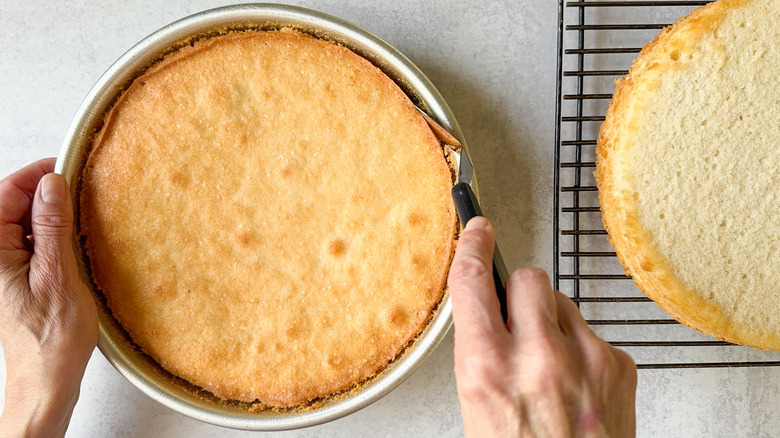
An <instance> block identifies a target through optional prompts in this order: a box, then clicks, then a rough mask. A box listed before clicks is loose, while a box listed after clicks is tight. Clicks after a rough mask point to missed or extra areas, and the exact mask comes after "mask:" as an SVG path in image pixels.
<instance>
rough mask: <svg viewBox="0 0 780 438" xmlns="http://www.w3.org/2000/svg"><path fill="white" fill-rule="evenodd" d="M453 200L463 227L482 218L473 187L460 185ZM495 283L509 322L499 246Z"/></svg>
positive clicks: (495, 253)
mask: <svg viewBox="0 0 780 438" xmlns="http://www.w3.org/2000/svg"><path fill="white" fill-rule="evenodd" d="M452 200H453V201H454V202H455V209H456V210H458V217H459V218H460V223H461V225H462V226H464V227H465V226H466V223H468V221H469V220H471V218H473V217H475V216H482V209H480V208H479V203H478V202H477V197H476V195H474V191H473V190H471V186H469V185H468V184H466V183H458V184H455V186H454V187H453V188H452ZM493 282H494V283H495V284H496V294H497V295H498V302H499V303H500V304H501V315H502V316H503V317H504V322H506V321H507V315H508V314H507V306H506V288H505V286H504V285H505V284H506V267H505V266H504V261H503V259H502V258H501V252H499V250H498V244H496V245H495V247H494V248H493Z"/></svg>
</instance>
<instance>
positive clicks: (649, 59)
mask: <svg viewBox="0 0 780 438" xmlns="http://www.w3.org/2000/svg"><path fill="white" fill-rule="evenodd" d="M758 3H760V2H758V1H750V0H720V1H716V2H714V3H710V4H708V5H706V6H703V7H701V8H698V9H696V10H694V11H693V12H692V13H691V14H690V15H689V16H687V17H684V18H682V19H681V20H680V21H678V22H677V23H676V24H674V25H673V26H671V27H669V28H666V29H664V30H663V31H662V32H661V33H660V34H659V35H658V36H657V37H656V38H655V39H654V40H653V41H652V42H650V43H649V44H647V45H646V46H645V47H644V48H643V49H642V51H641V52H640V54H639V55H638V57H637V58H636V59H635V61H634V63H633V64H632V66H631V69H630V71H629V73H628V74H627V75H626V76H625V77H623V78H622V79H620V80H618V81H617V84H616V89H615V92H614V95H613V98H612V102H611V104H610V106H609V109H608V111H607V115H606V119H605V121H604V123H603V124H602V126H601V130H600V132H599V136H598V140H597V148H596V154H597V160H596V171H595V173H594V176H595V178H596V181H597V185H598V192H599V203H600V206H601V214H602V221H603V223H604V227H605V229H606V230H607V232H608V236H609V237H608V239H609V242H610V243H611V244H612V246H613V247H614V248H615V250H616V253H617V256H618V259H619V261H620V263H621V264H622V265H623V267H624V268H625V270H626V273H627V274H629V275H630V276H632V277H633V280H634V282H635V284H636V286H637V287H638V288H639V289H640V290H641V291H642V292H644V293H645V294H646V295H647V296H648V297H649V298H651V299H652V300H654V301H655V302H656V303H657V304H658V305H659V307H661V308H662V309H663V310H665V311H666V312H668V313H669V314H670V315H672V316H673V317H674V318H675V319H676V320H678V321H680V322H681V323H683V324H685V325H687V326H689V327H691V328H694V329H696V330H699V331H701V332H703V333H706V334H710V335H712V336H714V337H716V338H718V339H721V340H725V341H728V342H732V343H738V344H743V345H750V346H753V347H755V348H758V349H773V350H780V333H778V331H777V330H776V327H774V326H773V325H774V324H777V321H772V320H771V319H772V318H771V317H768V316H763V314H764V312H765V311H766V309H764V310H761V307H762V306H765V303H763V302H762V296H760V295H758V294H754V289H751V286H750V285H748V282H742V283H741V284H733V285H732V286H731V289H729V287H728V286H723V287H722V288H719V287H714V288H712V289H707V288H704V287H703V286H702V285H704V284H710V283H709V282H706V281H704V279H702V281H700V282H697V281H693V280H690V278H694V277H695V276H691V275H688V274H686V276H687V277H689V278H686V279H685V280H683V279H682V278H681V277H682V276H683V275H682V274H681V271H683V269H682V267H681V266H678V265H675V264H673V263H672V262H671V261H670V259H671V258H673V257H672V255H673V254H674V253H675V251H679V252H684V251H690V250H691V249H690V248H687V247H685V246H684V245H682V244H681V243H682V242H671V243H669V242H667V241H665V240H664V239H673V238H674V237H675V236H674V235H667V234H663V235H660V234H658V233H654V232H652V231H651V230H650V229H649V228H651V227H649V226H648V224H649V223H651V222H654V221H656V219H655V218H649V217H647V215H646V214H645V215H644V216H643V212H646V211H655V210H653V208H650V207H646V205H647V204H652V203H654V202H656V201H655V200H651V199H649V198H650V197H651V196H652V194H650V193H647V192H646V189H645V187H644V182H645V180H641V181H640V180H639V179H638V178H637V177H636V174H638V173H640V170H639V169H637V168H636V167H635V166H636V163H637V161H638V160H637V157H638V156H640V155H641V154H642V153H645V152H643V151H641V150H636V148H639V147H640V146H637V145H638V144H641V141H639V139H638V137H639V136H641V135H642V131H641V129H642V127H643V126H644V125H645V124H648V123H651V122H648V120H650V121H652V120H655V119H657V118H659V117H668V118H674V117H678V113H677V112H673V111H672V110H671V109H670V110H669V113H666V114H655V113H653V110H654V108H655V107H653V110H651V109H649V108H650V107H651V104H652V99H654V98H655V94H657V93H659V91H658V90H660V89H661V88H662V87H666V86H670V87H671V86H676V87H677V88H678V90H679V93H680V94H684V93H689V92H690V93H699V92H701V91H699V90H701V89H705V90H706V89H707V88H706V87H705V86H702V85H701V84H699V83H695V84H694V83H675V84H674V85H670V84H669V82H670V81H675V80H676V78H678V77H681V76H683V75H675V73H678V72H680V71H682V70H684V69H686V68H690V67H689V66H690V65H693V64H694V63H695V62H699V58H697V57H699V56H702V54H703V53H715V54H716V56H721V55H724V54H725V55H724V60H723V64H721V65H720V67H721V68H722V67H723V65H726V66H728V64H727V63H728V62H729V61H731V62H734V61H733V60H730V59H728V56H729V55H728V53H729V52H728V51H726V50H724V49H723V48H722V47H717V48H716V49H713V50H710V48H709V46H707V49H706V50H705V49H702V46H705V45H706V44H720V41H719V39H725V38H727V37H726V36H723V35H720V34H719V33H720V31H721V30H720V28H719V26H720V25H721V23H723V22H724V20H726V19H727V18H728V16H729V14H732V13H733V12H734V11H737V10H739V9H741V8H745V7H752V6H754V5H755V4H758ZM770 3H771V2H770ZM705 37H706V38H710V39H708V40H707V41H706V42H703V40H704V39H705ZM713 41H714V42H713ZM723 44H724V45H725V44H726V43H723ZM713 62H720V60H718V61H713ZM728 67H730V68H734V66H733V65H732V66H728ZM746 68H747V67H746ZM715 70H717V69H715ZM708 79H711V80H713V81H714V82H715V84H714V85H713V88H717V86H718V80H719V72H717V71H714V72H713V76H712V77H710V78H708ZM720 96H722V94H718V95H717V96H709V98H710V99H717V98H718V97H720ZM680 101H683V99H681V100H680ZM669 105H671V106H674V105H676V102H669ZM723 105H728V103H726V102H723ZM674 108H675V110H678V109H679V108H677V107H674ZM694 111H695V109H694ZM691 112H693V111H690V110H689V111H688V112H687V113H688V114H690V113H691ZM702 112H703V111H702ZM653 123H654V122H653ZM702 123H703V124H705V123H706V120H704V121H703V122H702ZM774 123H775V125H774V126H775V129H776V121H775V122H774ZM663 135H666V137H667V139H668V141H667V140H664V141H665V142H664V143H663V145H661V146H658V147H657V149H653V150H654V151H656V150H658V151H661V153H659V154H658V156H657V157H655V159H656V160H658V161H662V160H665V159H666V158H667V155H664V154H667V153H669V154H672V153H680V154H684V153H686V152H685V151H681V152H669V151H671V150H673V149H674V148H675V147H677V148H678V150H679V149H685V147H686V146H687V145H688V144H690V143H686V142H685V141H682V140H679V137H676V136H678V135H680V133H679V132H668V133H665V134H663ZM675 142H676V143H675ZM678 145H681V146H679V147H678ZM723 147H724V148H729V147H731V145H725V146H723ZM712 148H713V149H715V148H716V145H712ZM717 155H718V154H717V153H715V154H714V156H715V157H717ZM669 156H671V155H669ZM694 158H695V157H694ZM645 160H646V161H648V160H649V159H645ZM730 165H731V164H727V166H730ZM691 166H693V165H691ZM715 166H716V165H712V166H711V169H712V171H713V173H716V172H717V171H715V169H716V167H715ZM720 170H721V171H727V170H728V171H729V172H736V173H738V172H740V171H739V170H736V169H733V168H732V167H729V168H728V169H722V168H721V169H720ZM742 171H743V172H751V171H752V170H751V169H747V168H746V169H743V170H742ZM664 175H666V174H665V173H664ZM679 175H680V174H679V171H678V174H677V176H679ZM684 177H685V175H683V178H684ZM679 179H680V178H674V177H672V178H669V180H666V181H664V182H663V184H666V185H667V186H674V187H686V188H690V187H694V188H695V186H686V185H685V184H686V183H685V182H683V183H680V182H679ZM707 181H709V180H707ZM702 184H704V183H702ZM668 193H672V195H671V196H672V199H666V198H664V199H661V200H659V202H657V203H658V204H662V203H666V204H667V205H674V206H676V207H677V212H680V210H681V209H687V210H690V211H692V212H694V213H691V214H686V213H684V212H682V213H680V214H679V215H678V216H675V218H676V220H678V221H680V225H681V226H689V224H688V223H685V224H683V223H682V222H684V221H688V220H690V221H694V222H696V221H697V214H698V215H701V217H704V216H707V215H713V214H717V213H718V212H717V211H711V210H709V209H708V206H707V205H677V204H674V203H675V202H678V203H679V202H680V199H683V198H682V197H680V198H679V199H678V198H674V190H672V189H670V190H669V191H668V192H667V193H664V195H668ZM678 193H679V192H678ZM743 195H745V196H750V194H747V193H744V194H743ZM685 199H687V198H685ZM643 202H644V203H645V206H642V203H643ZM758 205H760V199H759V200H757V204H756V205H755V206H754V207H757V206H758ZM661 219H662V220H670V218H668V217H667V218H664V217H663V215H662V216H661ZM728 219H729V222H732V218H730V217H729V218H728ZM734 220H737V221H738V220H739V219H738V218H734ZM696 225H697V224H696V223H694V224H693V225H691V227H694V226H696ZM723 225H724V226H725V225H726V220H725V219H724V222H723ZM702 227H705V225H702ZM656 228H657V229H663V230H666V229H668V228H664V227H661V226H659V227H656ZM700 232H701V235H702V236H705V237H702V238H707V235H708V234H707V233H709V230H708V229H704V228H702V230H700ZM724 238H726V239H728V238H731V239H735V238H737V239H738V238H739V236H728V235H726V236H725V237H724ZM718 242H720V240H718ZM712 252H715V250H713V251H712ZM696 256H697V257H700V258H702V259H703V260H705V262H702V263H703V265H704V264H706V263H711V264H712V266H715V267H717V266H722V268H723V270H724V272H723V275H724V276H725V275H726V272H725V271H726V270H728V269H730V268H729V267H728V266H727V265H730V264H731V263H732V262H733V260H732V259H731V258H730V257H723V256H721V255H719V254H713V253H707V252H706V251H704V252H703V253H697V254H696ZM745 256H746V257H747V255H745ZM686 269H688V270H690V268H686ZM709 273H710V271H708V270H704V269H703V270H702V274H701V275H706V274H709ZM743 275H747V274H743ZM743 278H744V277H743ZM770 281H771V280H770ZM715 283H717V282H715ZM719 294H720V296H723V297H725V298H722V299H720V301H719V298H720V296H719ZM732 295H733V296H732ZM724 302H727V303H728V305H725V304H723V303H724ZM738 307H740V309H739V311H737V309H738ZM747 307H753V309H747ZM740 312H741V313H740ZM751 312H752V313H751ZM769 312H771V310H769ZM774 313H775V314H776V313H777V312H776V311H775V312H774ZM758 319H762V321H758ZM763 319H766V320H767V321H763ZM763 322H768V324H767V325H766V326H762V325H761V324H762V323H763Z"/></svg>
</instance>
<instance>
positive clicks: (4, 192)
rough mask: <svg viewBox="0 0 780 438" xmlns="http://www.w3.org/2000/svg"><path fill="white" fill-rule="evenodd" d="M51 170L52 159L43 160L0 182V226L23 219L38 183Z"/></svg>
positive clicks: (52, 166)
mask: <svg viewBox="0 0 780 438" xmlns="http://www.w3.org/2000/svg"><path fill="white" fill-rule="evenodd" d="M52 170H54V158H45V159H43V160H40V161H37V162H35V163H33V164H30V165H29V166H27V167H24V168H22V169H20V170H18V171H16V172H14V173H12V174H11V175H9V176H7V177H6V178H3V180H2V181H0V225H4V224H7V223H19V222H20V221H22V219H24V217H25V216H26V214H27V212H28V211H29V209H30V204H31V203H32V199H33V195H34V194H35V189H36V187H38V181H40V179H41V178H42V177H43V175H46V174H47V173H50V172H51V171H52ZM23 225H24V224H23Z"/></svg>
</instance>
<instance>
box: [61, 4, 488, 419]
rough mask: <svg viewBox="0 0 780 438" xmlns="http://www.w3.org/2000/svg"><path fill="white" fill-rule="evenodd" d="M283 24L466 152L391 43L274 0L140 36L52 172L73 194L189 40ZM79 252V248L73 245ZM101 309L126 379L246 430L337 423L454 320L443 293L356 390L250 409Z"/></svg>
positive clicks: (402, 374)
mask: <svg viewBox="0 0 780 438" xmlns="http://www.w3.org/2000/svg"><path fill="white" fill-rule="evenodd" d="M281 27H292V28H295V29H297V30H300V31H303V32H306V33H309V34H312V35H315V36H317V37H319V38H322V39H326V40H330V41H333V42H336V43H339V44H341V45H344V46H345V47H347V48H349V49H351V50H353V51H354V52H356V53H358V54H359V55H361V56H363V57H364V58H366V59H368V60H369V61H371V62H372V63H374V64H375V65H376V66H378V67H379V68H380V69H382V70H383V71H384V73H385V74H387V75H388V76H389V77H390V78H392V79H393V80H394V81H395V82H396V83H397V84H398V85H399V86H400V87H401V88H402V89H403V90H404V91H405V92H406V94H407V95H408V96H409V97H410V98H411V100H412V101H413V102H414V103H415V104H416V105H417V106H418V107H419V108H421V109H423V110H424V111H425V112H426V113H427V114H429V115H430V116H431V117H432V118H433V119H434V120H436V121H437V122H438V123H439V124H440V125H441V126H442V127H444V128H445V129H446V130H448V131H449V132H450V133H452V134H453V135H454V136H455V137H456V138H457V139H458V140H459V141H460V142H461V145H462V149H461V153H467V152H466V143H465V141H464V138H463V133H462V132H461V130H460V127H459V126H458V123H457V121H456V120H455V117H454V115H453V114H452V111H451V110H450V108H449V106H447V103H446V102H445V101H444V99H443V98H442V96H441V94H440V93H439V92H438V91H437V90H436V88H435V87H434V86H433V84H432V83H431V82H430V81H429V80H428V78H427V77H425V75H424V74H423V73H422V72H421V71H420V69H418V68H417V67H416V66H415V65H414V64H413V63H412V62H411V61H410V60H409V59H407V58H406V57H405V56H404V55H402V54H401V53H400V52H398V51H397V50H395V49H394V48H393V47H391V46H390V45H389V44H387V43H386V42H384V41H382V40H381V39H379V38H378V37H376V36H375V35H373V34H371V33H369V32H367V31H366V30H364V29H361V28H360V27H358V26H355V25H353V24H350V23H348V22H346V21H344V20H341V19H339V18H337V17H333V16H330V15H326V14H323V13H320V12H316V11H313V10H309V9H304V8H300V7H294V6H286V5H277V4H245V5H235V6H228V7H223V8H218V9H212V10H208V11H204V12H201V13H197V14H195V15H191V16H189V17H186V18H184V19H181V20H179V21H176V22H174V23H172V24H169V25H167V26H165V27H163V28H162V29H160V30H158V31H156V32H154V33H153V34H151V35H149V36H148V37H146V38H144V39H143V40H142V41H140V42H139V43H138V44H136V45H135V46H134V47H132V48H131V49H130V50H128V51H127V52H126V53H125V54H124V55H122V56H121V57H120V58H119V59H118V60H117V61H116V62H115V63H114V64H113V65H112V66H111V67H110V68H109V69H108V70H107V71H106V72H105V73H104V74H103V76H102V77H101V78H100V79H99V80H98V81H97V83H96V84H95V85H94V86H93V87H92V89H91V90H90V91H89V93H88V94H87V96H86V98H85V99H84V101H83V102H82V104H81V106H80V107H79V108H78V110H77V112H76V115H75V117H74V119H73V121H72V122H71V125H70V127H69V129H68V131H67V134H66V137H65V140H64V142H63V145H62V149H61V151H60V154H59V156H58V158H57V164H56V168H55V171H56V172H57V173H61V174H62V175H63V176H65V178H66V179H67V180H68V182H69V183H70V185H71V190H73V191H74V193H73V194H74V195H75V194H76V193H75V188H77V187H78V178H79V175H80V172H81V167H82V165H83V163H84V161H85V158H86V154H87V153H88V148H89V144H90V141H91V139H92V137H93V136H94V134H95V132H97V131H98V130H99V129H100V125H101V123H102V120H103V116H104V114H105V112H106V111H107V110H108V109H109V108H110V107H111V105H112V104H113V103H114V102H115V100H116V99H117V97H118V96H119V95H120V94H121V92H122V91H123V89H125V88H126V87H127V86H128V85H129V84H130V83H131V82H132V80H133V79H135V78H136V77H137V76H139V75H140V74H141V73H142V72H143V71H144V70H145V69H147V68H148V67H149V66H150V65H152V64H154V62H156V61H158V60H159V59H161V57H162V56H163V55H165V54H166V53H169V52H171V51H172V50H173V49H174V48H176V47H180V46H182V45H183V44H186V43H188V42H189V41H191V40H192V39H193V38H199V37H207V36H209V35H215V34H218V33H224V32H225V31H226V30H241V29H257V28H262V29H274V28H281ZM472 185H474V184H472ZM74 199H76V198H75V196H74ZM76 208H78V206H76ZM76 251H77V253H78V254H80V253H81V249H80V247H79V245H78V244H77V245H76ZM80 269H81V275H82V277H83V278H84V280H85V281H86V283H87V284H91V282H90V281H89V278H88V275H87V273H86V269H85V268H84V266H83V263H82V266H81V268H80ZM98 307H99V312H98V313H99V318H100V337H99V341H98V348H99V349H100V350H101V352H102V353H103V354H104V355H105V357H106V358H107V359H108V361H109V362H110V363H111V364H112V365H113V366H114V367H115V368H116V369H117V370H118V371H119V372H120V373H121V374H122V375H123V376H125V377H126V378H127V379H128V380H130V382H132V383H133V384H134V385H135V386H136V387H138V388H139V389H140V390H141V391H143V392H144V393H146V394H147V395H148V396H149V397H151V398H153V399H154V400H156V401H158V402H159V403H162V404H163V405H165V406H167V407H169V408H171V409H173V410H175V411H177V412H180V413H182V414H184V415H187V416H189V417H192V418H195V419H197V420H200V421H204V422H207V423H211V424H215V425H219V426H224V427H229V428H234V429H244V430H285V429H295V428H301V427H307V426H312V425H316V424H321V423H325V422H328V421H331V420H335V419H337V418H340V417H343V416H345V415H347V414H350V413H352V412H355V411H357V410H359V409H361V408H363V407H365V406H367V405H369V404H371V403H372V402H374V401H376V400H378V399H379V398H381V397H382V396H383V395H385V394H387V393H388V392H389V391H391V390H392V389H393V388H395V387H396V386H398V385H399V384H400V383H401V382H403V381H404V380H405V379H406V378H407V377H409V376H410V375H411V374H412V373H413V372H414V370H415V369H417V367H418V366H420V364H421V363H422V362H423V361H424V360H425V359H426V358H427V357H428V356H429V355H430V353H431V352H432V351H433V349H434V348H435V347H436V345H437V344H438V343H439V342H440V341H441V339H442V338H443V337H444V336H445V335H446V333H447V331H448V330H449V328H450V326H451V325H452V308H451V303H450V298H449V295H445V297H444V298H443V299H442V301H441V303H440V304H439V306H438V309H437V311H436V313H435V315H434V316H433V317H432V319H431V321H430V322H429V324H428V325H427V326H426V328H425V330H424V331H423V332H422V333H421V334H420V336H419V337H418V339H417V340H416V341H415V342H414V343H413V345H412V346H411V347H410V348H408V349H406V351H404V352H403V353H402V355H400V356H399V357H398V358H397V359H396V360H395V361H394V362H393V363H391V364H390V366H388V367H387V368H386V369H385V370H384V371H383V372H382V373H380V374H379V375H378V376H376V377H374V378H372V379H371V380H370V381H368V382H366V383H364V384H362V385H361V386H360V387H359V388H358V389H357V390H353V391H349V392H347V393H345V394H341V395H339V396H337V397H333V399H332V400H326V401H325V402H323V403H322V404H321V405H318V407H316V408H313V409H310V410H290V411H261V412H249V411H248V410H246V409H242V408H241V407H238V406H233V405H230V404H224V403H217V402H215V401H213V400H212V401H210V400H209V399H208V397H203V395H202V394H201V395H199V394H198V391H197V390H193V389H192V388H187V386H186V384H184V383H183V382H182V381H181V379H177V378H175V377H173V376H172V375H170V374H168V373H167V372H166V371H164V370H163V369H162V368H161V367H160V366H159V365H156V364H154V363H153V362H152V361H151V360H150V359H149V358H148V357H147V356H145V355H144V354H142V353H140V352H139V351H138V348H137V347H134V346H133V345H132V344H131V343H130V342H128V338H127V335H126V334H125V333H124V332H123V330H122V329H121V328H120V327H119V325H118V324H117V322H116V321H115V320H114V319H113V317H111V315H110V312H109V311H108V309H107V307H106V305H105V302H104V300H98Z"/></svg>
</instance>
